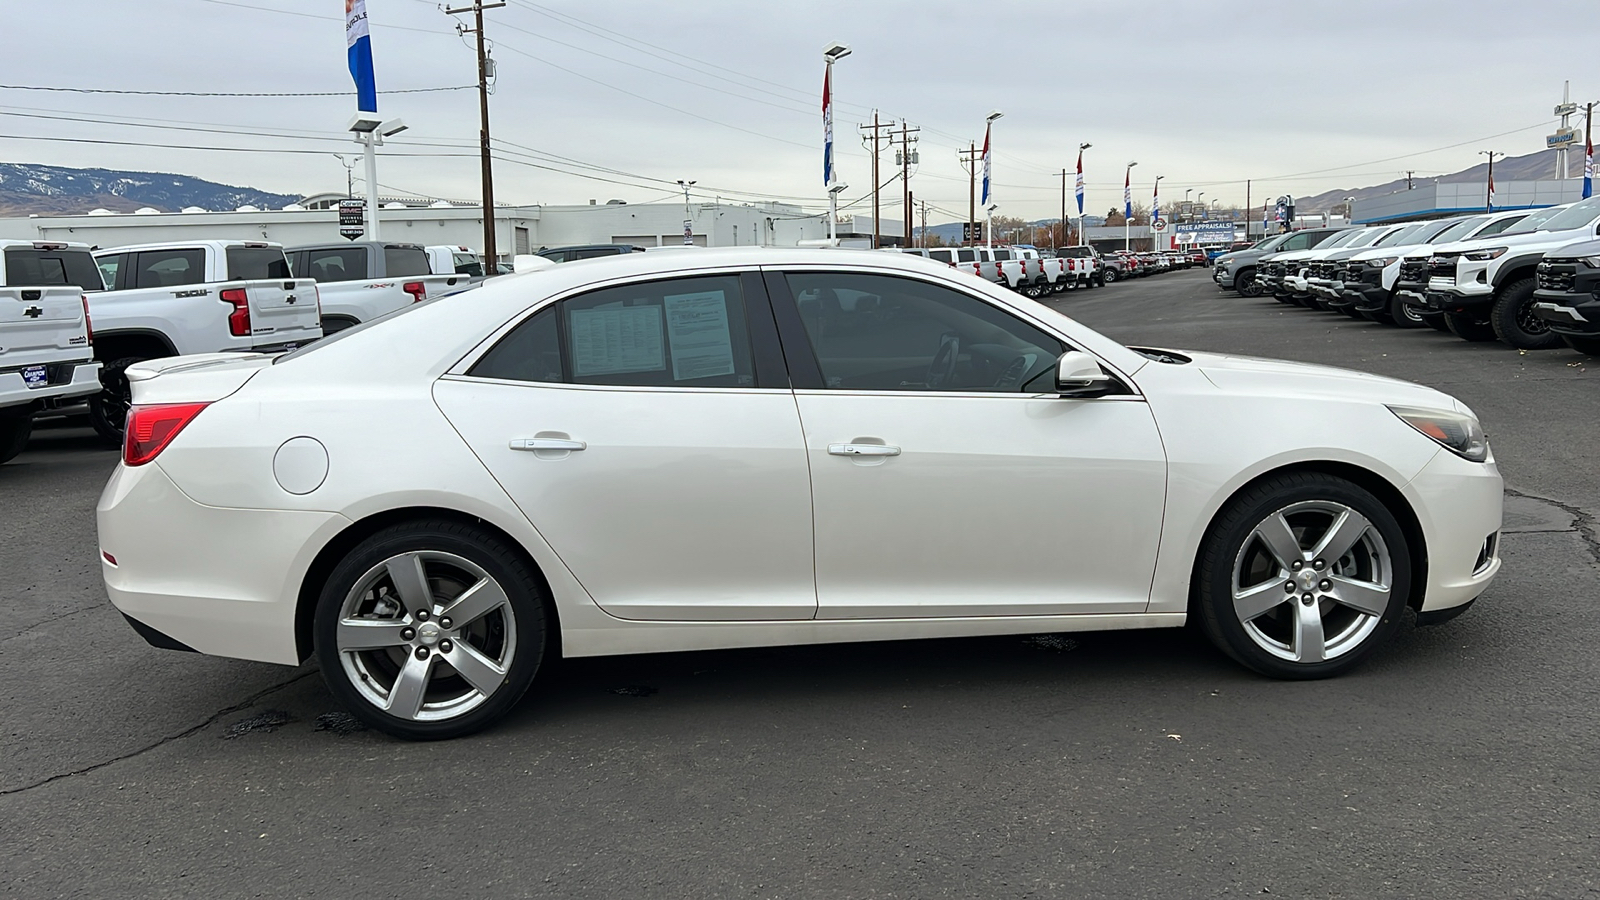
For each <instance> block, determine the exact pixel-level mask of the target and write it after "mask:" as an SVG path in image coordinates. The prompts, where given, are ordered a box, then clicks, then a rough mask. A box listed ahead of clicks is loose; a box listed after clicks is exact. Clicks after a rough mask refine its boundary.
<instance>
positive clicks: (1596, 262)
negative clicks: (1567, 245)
mask: <svg viewBox="0 0 1600 900" xmlns="http://www.w3.org/2000/svg"><path fill="white" fill-rule="evenodd" d="M1578 262H1581V263H1583V264H1584V265H1586V266H1588V267H1589V268H1591V269H1600V256H1585V257H1582V258H1580V259H1579V260H1578Z"/></svg>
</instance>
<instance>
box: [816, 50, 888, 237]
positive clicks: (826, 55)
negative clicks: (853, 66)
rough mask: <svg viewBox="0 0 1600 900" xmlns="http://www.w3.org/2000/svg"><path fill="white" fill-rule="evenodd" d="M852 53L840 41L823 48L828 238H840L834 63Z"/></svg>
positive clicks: (824, 165) (823, 155)
mask: <svg viewBox="0 0 1600 900" xmlns="http://www.w3.org/2000/svg"><path fill="white" fill-rule="evenodd" d="M849 55H850V48H849V47H846V46H845V45H844V44H840V43H838V42H835V43H832V44H829V45H828V46H827V47H824V48H823V50H822V64H823V68H824V73H823V76H822V186H823V187H825V188H827V189H828V240H830V241H837V240H838V239H839V191H840V190H841V189H843V187H844V185H835V184H834V175H835V174H836V173H835V172H834V169H833V64H834V63H836V62H838V61H839V60H841V59H844V58H845V57H846V56H849ZM874 227H876V223H874Z"/></svg>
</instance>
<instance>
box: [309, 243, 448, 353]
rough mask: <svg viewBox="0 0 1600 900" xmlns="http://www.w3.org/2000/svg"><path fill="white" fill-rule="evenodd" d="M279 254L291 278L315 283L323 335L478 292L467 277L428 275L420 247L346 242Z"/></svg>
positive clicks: (313, 245)
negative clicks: (424, 303)
mask: <svg viewBox="0 0 1600 900" xmlns="http://www.w3.org/2000/svg"><path fill="white" fill-rule="evenodd" d="M284 253H286V254H287V255H288V257H289V269H290V270H291V271H292V272H294V274H295V275H297V276H299V277H301V278H310V279H313V280H314V281H316V283H317V294H318V296H319V297H320V298H321V300H322V332H323V334H333V333H334V332H336V331H343V330H344V329H346V328H349V327H350V326H352V325H359V324H361V323H362V322H365V321H367V320H369V319H376V318H377V317H379V316H382V315H386V314H388V313H392V312H394V311H395V310H397V309H404V308H405V307H407V306H410V305H411V304H413V303H421V302H422V301H424V300H430V299H432V298H434V297H443V296H446V295H449V294H455V293H459V292H460V291H464V290H467V289H468V288H472V287H476V286H477V284H476V283H475V282H474V281H473V280H472V278H471V276H468V275H456V274H448V275H434V274H431V273H430V272H429V264H430V263H429V259H428V252H427V249H426V248H424V247H423V246H422V245H421V244H397V243H393V242H390V241H359V242H355V243H352V242H349V241H345V242H343V243H338V244H305V245H302V246H298V247H289V248H287V249H285V250H284Z"/></svg>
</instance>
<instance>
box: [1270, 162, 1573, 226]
mask: <svg viewBox="0 0 1600 900" xmlns="http://www.w3.org/2000/svg"><path fill="white" fill-rule="evenodd" d="M1555 177H1556V152H1555V151H1554V150H1540V151H1538V152H1536V153H1529V154H1528V155H1527V156H1508V157H1506V158H1505V159H1501V160H1496V161H1495V164H1494V180H1495V182H1496V183H1502V182H1507V181H1544V180H1547V179H1553V178H1555ZM1567 177H1568V178H1582V177H1583V148H1582V147H1578V148H1576V149H1573V150H1571V151H1569V152H1568V153H1567ZM1488 178H1489V164H1488V163H1487V162H1485V163H1480V164H1478V165H1476V166H1473V167H1472V168H1470V169H1462V170H1461V171H1459V172H1452V173H1450V174H1449V175H1429V176H1422V175H1417V176H1416V177H1414V178H1413V179H1412V183H1413V184H1416V185H1423V184H1427V183H1429V182H1432V181H1438V182H1441V183H1443V184H1459V183H1462V182H1476V183H1479V184H1484V183H1486V182H1487V181H1488ZM1405 189H1406V180H1405V179H1404V178H1396V179H1395V180H1394V181H1386V182H1384V183H1383V184H1377V185H1373V186H1371V187H1360V188H1340V189H1338V190H1333V191H1326V192H1324V193H1321V194H1317V195H1316V196H1313V197H1296V198H1295V215H1301V214H1304V213H1308V212H1310V213H1320V212H1332V211H1333V210H1336V209H1340V210H1342V209H1343V208H1344V198H1346V197H1354V198H1356V199H1357V200H1371V199H1372V198H1374V197H1383V196H1387V195H1389V194H1394V193H1398V192H1400V191H1403V190H1405Z"/></svg>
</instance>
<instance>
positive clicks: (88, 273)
mask: <svg viewBox="0 0 1600 900" xmlns="http://www.w3.org/2000/svg"><path fill="white" fill-rule="evenodd" d="M6 284H8V285H11V286H12V287H20V286H23V285H39V286H45V287H52V286H57V285H71V286H73V287H78V288H82V289H83V290H86V291H103V290H105V289H106V286H105V282H104V281H102V280H101V278H100V268H99V266H97V265H96V264H95V260H94V254H92V253H90V252H89V251H88V250H66V249H63V250H35V249H33V248H31V247H13V248H11V249H9V250H7V251H6Z"/></svg>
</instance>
